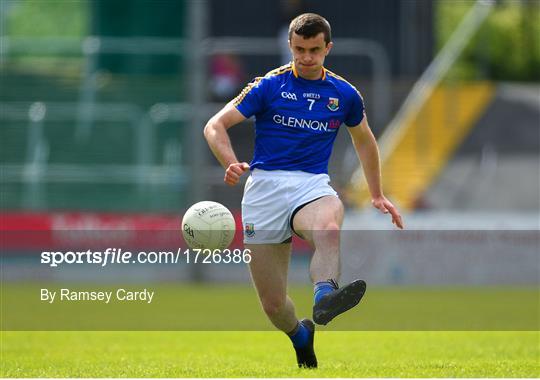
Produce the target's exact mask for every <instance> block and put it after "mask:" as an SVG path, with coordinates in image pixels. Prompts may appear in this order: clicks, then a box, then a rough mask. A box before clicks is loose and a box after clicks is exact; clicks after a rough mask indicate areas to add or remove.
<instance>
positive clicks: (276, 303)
mask: <svg viewBox="0 0 540 380" xmlns="http://www.w3.org/2000/svg"><path fill="white" fill-rule="evenodd" d="M245 247H246V248H247V249H249V250H250V251H251V262H250V263H249V269H250V273H251V279H252V281H253V284H254V285H255V289H256V290H257V294H258V295H259V300H260V301H261V306H262V308H263V310H264V312H265V314H266V315H267V316H268V318H269V319H270V321H271V322H272V323H273V324H274V326H276V327H277V328H278V329H279V330H281V331H284V332H286V333H288V332H289V331H291V330H293V329H294V327H296V324H297V322H298V319H297V318H296V316H295V311H294V305H293V303H292V301H291V300H290V298H289V297H288V296H287V273H288V268H289V260H290V257H291V244H290V243H286V244H246V245H245Z"/></svg>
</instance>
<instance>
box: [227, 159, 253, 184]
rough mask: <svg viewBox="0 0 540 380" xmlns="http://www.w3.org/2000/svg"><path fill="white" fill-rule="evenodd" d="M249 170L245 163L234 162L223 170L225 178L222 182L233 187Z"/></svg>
mask: <svg viewBox="0 0 540 380" xmlns="http://www.w3.org/2000/svg"><path fill="white" fill-rule="evenodd" d="M248 170H249V164H248V163H247V162H235V163H234V164H230V165H229V167H228V168H227V170H225V178H223V181H225V183H226V184H227V185H229V186H234V185H236V184H237V183H238V181H240V177H241V176H242V174H244V173H245V172H247V171H248Z"/></svg>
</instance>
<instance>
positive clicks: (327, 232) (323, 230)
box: [315, 220, 341, 238]
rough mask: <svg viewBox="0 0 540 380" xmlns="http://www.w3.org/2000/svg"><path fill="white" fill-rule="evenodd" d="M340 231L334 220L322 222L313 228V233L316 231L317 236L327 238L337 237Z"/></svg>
mask: <svg viewBox="0 0 540 380" xmlns="http://www.w3.org/2000/svg"><path fill="white" fill-rule="evenodd" d="M340 230H341V226H340V225H339V224H338V223H337V222H336V221H335V220H328V221H323V222H321V223H318V225H317V227H316V228H315V231H317V232H318V233H319V235H321V236H324V237H328V238H337V237H339V233H340Z"/></svg>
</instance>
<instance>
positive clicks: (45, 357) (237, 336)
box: [0, 331, 540, 377]
mask: <svg viewBox="0 0 540 380" xmlns="http://www.w3.org/2000/svg"><path fill="white" fill-rule="evenodd" d="M315 345H316V350H317V353H318V359H319V367H320V368H319V369H317V370H305V369H304V370H301V369H298V368H296V364H295V359H294V352H293V350H292V347H291V345H290V343H289V341H288V338H287V337H286V336H285V335H283V334H280V333H278V332H268V331H266V332H227V331H219V332H144V331H143V332H95V331H90V332H77V331H70V332H3V333H2V363H3V364H2V369H1V372H0V376H2V377H538V376H539V375H540V371H539V333H538V332H488V331H484V332H377V331H372V332H328V331H326V332H320V333H318V334H317V335H316V342H315Z"/></svg>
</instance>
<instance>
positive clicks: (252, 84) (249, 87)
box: [233, 77, 263, 106]
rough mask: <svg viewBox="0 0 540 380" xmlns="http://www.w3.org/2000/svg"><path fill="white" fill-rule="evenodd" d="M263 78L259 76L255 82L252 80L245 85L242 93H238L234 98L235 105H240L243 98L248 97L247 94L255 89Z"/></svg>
mask: <svg viewBox="0 0 540 380" xmlns="http://www.w3.org/2000/svg"><path fill="white" fill-rule="evenodd" d="M262 79H263V77H257V78H255V80H254V81H253V82H250V83H248V84H247V86H246V87H244V89H243V90H242V92H240V94H238V96H237V97H236V98H234V100H233V104H234V105H235V106H237V105H239V104H240V103H242V100H244V98H245V97H246V95H247V94H249V92H250V91H251V90H252V89H253V87H255V86H257V84H259V82H260V81H261V80H262Z"/></svg>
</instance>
